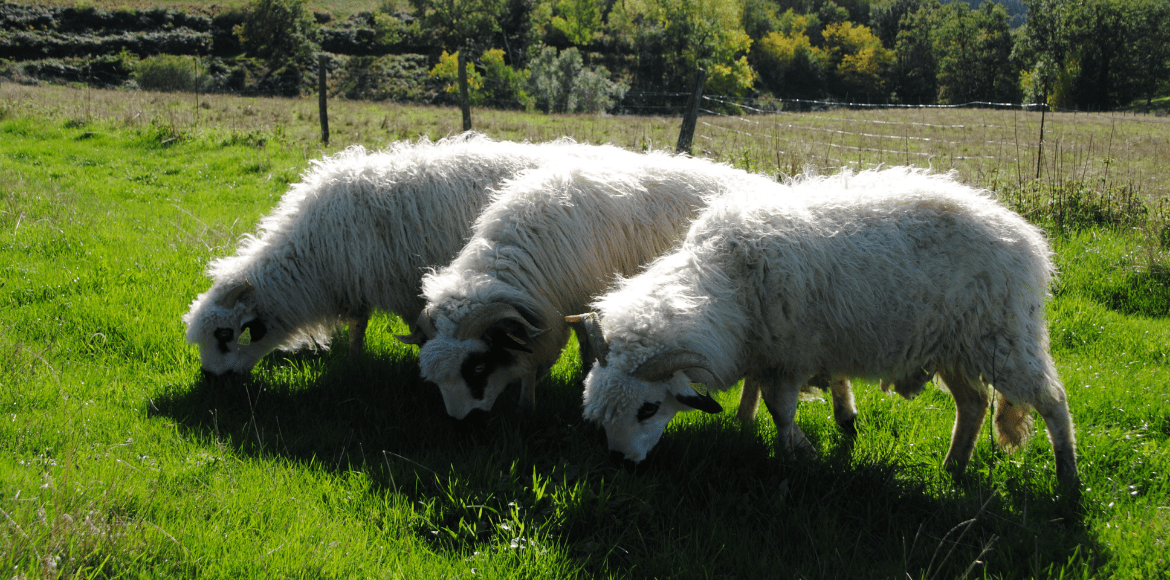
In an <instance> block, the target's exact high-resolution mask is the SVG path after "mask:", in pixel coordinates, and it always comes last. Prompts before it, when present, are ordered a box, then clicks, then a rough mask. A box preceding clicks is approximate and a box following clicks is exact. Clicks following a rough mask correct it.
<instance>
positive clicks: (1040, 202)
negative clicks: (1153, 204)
mask: <svg viewBox="0 0 1170 580" xmlns="http://www.w3.org/2000/svg"><path fill="white" fill-rule="evenodd" d="M998 193H999V198H1000V199H1001V200H1002V201H1003V202H1004V203H1006V204H1008V205H1009V206H1010V207H1011V208H1012V209H1014V210H1015V211H1017V212H1019V214H1020V215H1022V216H1024V217H1025V218H1027V219H1028V221H1030V222H1032V223H1035V224H1039V225H1042V226H1046V227H1052V228H1055V231H1056V232H1065V231H1079V230H1085V229H1089V228H1094V227H1107V228H1131V227H1134V226H1138V225H1142V224H1144V223H1146V220H1147V219H1148V218H1149V213H1150V212H1149V208H1148V207H1147V205H1146V202H1145V200H1144V199H1143V198H1142V196H1141V194H1139V193H1138V191H1137V190H1136V189H1134V188H1132V187H1124V186H1123V187H1105V188H1098V187H1094V186H1093V185H1092V184H1090V183H1085V182H1080V181H1066V182H1064V183H1059V184H1054V185H1053V184H1047V183H1043V182H1040V181H1031V182H1027V183H1024V184H1022V185H1018V186H1008V187H1003V188H1001V189H1000V190H999V191H998Z"/></svg>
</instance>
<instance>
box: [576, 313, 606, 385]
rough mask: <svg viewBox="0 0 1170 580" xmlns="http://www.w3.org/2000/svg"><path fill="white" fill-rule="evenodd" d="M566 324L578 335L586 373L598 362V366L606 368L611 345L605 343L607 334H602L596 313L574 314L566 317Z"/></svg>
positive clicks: (582, 365) (582, 363)
mask: <svg viewBox="0 0 1170 580" xmlns="http://www.w3.org/2000/svg"><path fill="white" fill-rule="evenodd" d="M565 322H568V323H569V326H570V327H571V328H572V329H573V332H575V333H577V344H578V345H579V346H580V348H581V367H582V368H583V370H585V371H586V372H588V371H589V367H590V366H592V365H593V361H594V360H597V364H599V365H601V366H602V367H605V362H606V361H605V358H606V357H607V356H608V355H609V343H607V342H606V341H605V334H604V333H603V332H601V323H600V321H599V320H598V317H597V313H596V312H586V313H585V314H574V315H572V316H566V317H565Z"/></svg>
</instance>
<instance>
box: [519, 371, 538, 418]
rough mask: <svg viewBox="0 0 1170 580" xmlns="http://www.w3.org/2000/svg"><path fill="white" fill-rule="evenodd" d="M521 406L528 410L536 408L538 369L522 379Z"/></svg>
mask: <svg viewBox="0 0 1170 580" xmlns="http://www.w3.org/2000/svg"><path fill="white" fill-rule="evenodd" d="M520 408H521V409H524V410H526V411H534V410H536V371H532V372H530V373H528V374H526V375H524V378H522V379H520Z"/></svg>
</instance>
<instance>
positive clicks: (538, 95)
mask: <svg viewBox="0 0 1170 580" xmlns="http://www.w3.org/2000/svg"><path fill="white" fill-rule="evenodd" d="M531 67H532V69H531V70H532V73H531V75H530V76H529V77H528V87H529V90H530V91H531V92H532V96H533V98H534V99H535V103H536V106H537V107H539V108H540V109H541V110H543V111H545V112H546V113H578V112H582V113H597V112H602V111H606V110H608V109H609V108H610V107H612V106H613V105H614V103H616V102H617V101H619V100H621V98H622V97H623V96H625V94H626V91H628V90H629V88H630V87H629V86H628V85H626V84H625V83H623V82H620V81H618V82H614V81H611V80H609V71H608V70H606V69H605V67H604V66H598V67H597V68H596V69H594V70H589V69H586V68H585V63H584V60H583V59H582V58H581V53H580V52H579V51H578V50H577V49H576V48H569V49H567V50H564V51H561V52H560V53H559V54H558V53H557V50H556V49H555V48H553V47H550V46H546V47H544V48H543V49H542V50H541V51H540V54H539V55H538V56H537V57H536V58H534V59H532V63H531Z"/></svg>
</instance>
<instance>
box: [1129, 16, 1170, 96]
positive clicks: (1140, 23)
mask: <svg viewBox="0 0 1170 580" xmlns="http://www.w3.org/2000/svg"><path fill="white" fill-rule="evenodd" d="M1135 12H1136V14H1135V16H1136V18H1135V19H1134V24H1135V26H1136V30H1135V31H1134V36H1135V46H1134V50H1133V59H1134V62H1133V70H1134V79H1135V86H1134V88H1135V89H1136V91H1137V93H1138V95H1143V96H1145V98H1146V106H1149V105H1150V101H1151V100H1152V99H1153V98H1154V91H1156V90H1158V87H1159V85H1161V84H1162V83H1165V82H1166V81H1167V80H1170V3H1167V2H1166V1H1165V0H1141V1H1139V2H1138V3H1137V5H1136V6H1135Z"/></svg>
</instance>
